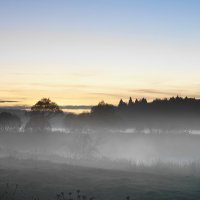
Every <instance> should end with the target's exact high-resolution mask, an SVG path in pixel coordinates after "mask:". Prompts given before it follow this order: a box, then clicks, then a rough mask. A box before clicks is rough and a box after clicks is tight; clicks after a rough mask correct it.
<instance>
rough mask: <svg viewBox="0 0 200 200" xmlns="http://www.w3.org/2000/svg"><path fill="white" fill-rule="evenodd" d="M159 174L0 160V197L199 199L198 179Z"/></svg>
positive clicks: (199, 185)
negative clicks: (71, 196) (78, 192)
mask: <svg viewBox="0 0 200 200" xmlns="http://www.w3.org/2000/svg"><path fill="white" fill-rule="evenodd" d="M161 171H162V170H161ZM161 171H159V170H158V171H156V170H154V171H151V170H149V172H148V170H145V171H135V170H133V171H122V170H105V169H98V168H89V167H80V166H79V167H77V166H72V165H67V164H56V163H51V162H48V161H34V160H21V161H20V160H17V159H14V158H2V159H0V191H1V195H2V194H3V193H6V190H7V191H8V195H7V196H5V195H4V198H3V197H1V199H34V198H36V199H38V198H39V199H41V200H42V199H48V200H51V199H59V198H58V197H57V194H58V193H61V192H64V193H65V194H68V192H72V193H73V194H72V195H75V194H76V192H75V191H76V190H77V189H80V190H81V192H82V193H84V194H86V195H87V197H92V196H93V197H95V199H99V200H107V199H108V200H114V199H115V200H123V199H126V197H127V196H128V195H129V196H130V197H131V199H148V200H151V199H153V200H156V199H159V200H162V199H163V200H164V199H174V200H175V199H176V200H178V199H180V200H184V199H185V200H186V199H187V200H190V199H191V200H192V199H200V176H196V175H188V174H187V175H183V174H175V173H172V172H169V173H168V172H165V173H162V172H161ZM6 184H8V185H6ZM16 184H18V189H17V191H16V193H15V195H14V197H13V196H12V194H13V193H14V190H15V187H16V186H15V185H16ZM75 196H76V195H75ZM61 199H62V198H61ZM66 199H67V198H66ZM75 199H76V198H75ZM88 199H89V198H88Z"/></svg>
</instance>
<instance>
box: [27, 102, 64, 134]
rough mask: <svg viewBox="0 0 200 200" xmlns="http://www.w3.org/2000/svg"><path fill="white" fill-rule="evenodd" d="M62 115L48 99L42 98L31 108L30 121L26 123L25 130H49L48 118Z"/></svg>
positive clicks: (57, 107) (56, 106)
mask: <svg viewBox="0 0 200 200" xmlns="http://www.w3.org/2000/svg"><path fill="white" fill-rule="evenodd" d="M60 113H62V110H61V109H60V108H59V106H58V105H57V104H56V103H55V102H52V101H51V100H50V99H49V98H42V99H41V100H40V101H38V102H37V103H36V104H35V105H33V106H32V107H31V111H30V113H29V114H30V120H29V121H28V122H27V124H26V126H25V129H26V130H38V131H44V130H49V129H51V125H50V123H49V118H50V117H52V116H55V115H56V114H60Z"/></svg>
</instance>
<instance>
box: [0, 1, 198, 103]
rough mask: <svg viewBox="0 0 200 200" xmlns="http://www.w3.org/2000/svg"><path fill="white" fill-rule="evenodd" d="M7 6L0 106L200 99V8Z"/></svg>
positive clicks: (2, 12)
mask: <svg viewBox="0 0 200 200" xmlns="http://www.w3.org/2000/svg"><path fill="white" fill-rule="evenodd" d="M6 2H7V1H5V2H0V22H1V30H0V75H1V78H0V102H1V100H4V101H11V100H12V101H18V102H12V103H8V102H7V103H6V102H5V103H1V105H2V106H3V105H11V106H12V105H13V106H14V105H32V104H34V103H35V102H36V101H38V100H39V99H40V98H42V97H49V98H51V99H52V100H53V101H55V102H57V103H58V104H59V105H94V104H97V103H98V102H99V101H101V100H105V101H106V102H108V103H113V104H117V103H118V101H119V100H120V99H121V98H123V99H124V100H128V98H129V97H130V96H132V98H133V99H135V98H142V97H145V98H147V99H148V100H152V99H153V98H164V97H170V96H176V95H180V96H186V95H187V96H190V97H197V98H199V97H200V75H199V74H200V56H199V52H200V37H199V35H200V28H199V19H200V14H199V9H198V5H194V4H188V3H186V2H183V1H180V2H179V4H174V1H160V2H156V4H152V2H151V3H150V1H146V0H144V2H145V3H144V2H143V1H130V0H127V1H119V2H118V1H117V0H115V1H114V0H113V1H112V0H111V1H109V2H110V3H108V2H106V4H104V3H102V2H103V1H99V2H97V1H86V2H85V3H84V4H83V3H82V1H80V2H79V3H78V4H74V2H73V1H62V2H61V3H60V4H57V3H55V2H54V1H51V2H49V1H48V4H46V3H45V1H43V2H41V1H30V2H29V1H24V0H22V1H21V3H20V4H18V3H17V1H12V3H9V4H8V3H6ZM122 2H126V3H122ZM142 2H143V3H142ZM46 5H48V6H46ZM105 5H106V6H105ZM119 5H120V6H119ZM153 5H156V6H157V8H154V7H152V6H153ZM171 8H173V10H172V9H171ZM180 8H181V9H180Z"/></svg>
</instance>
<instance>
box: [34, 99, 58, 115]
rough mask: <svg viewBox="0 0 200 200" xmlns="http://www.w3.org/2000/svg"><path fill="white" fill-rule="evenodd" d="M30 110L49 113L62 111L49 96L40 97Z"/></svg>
mask: <svg viewBox="0 0 200 200" xmlns="http://www.w3.org/2000/svg"><path fill="white" fill-rule="evenodd" d="M31 111H34V112H50V113H53V112H54V113H59V112H62V110H61V109H60V108H59V106H58V105H57V104H56V103H55V102H52V101H51V100H50V99H49V98H42V99H41V100H40V101H38V102H37V103H36V104H35V105H33V106H32V107H31Z"/></svg>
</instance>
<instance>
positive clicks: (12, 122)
mask: <svg viewBox="0 0 200 200" xmlns="http://www.w3.org/2000/svg"><path fill="white" fill-rule="evenodd" d="M20 126H21V120H20V118H19V117H18V116H16V115H14V114H11V113H8V112H2V113H0V130H1V131H18V130H19V128H20Z"/></svg>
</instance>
